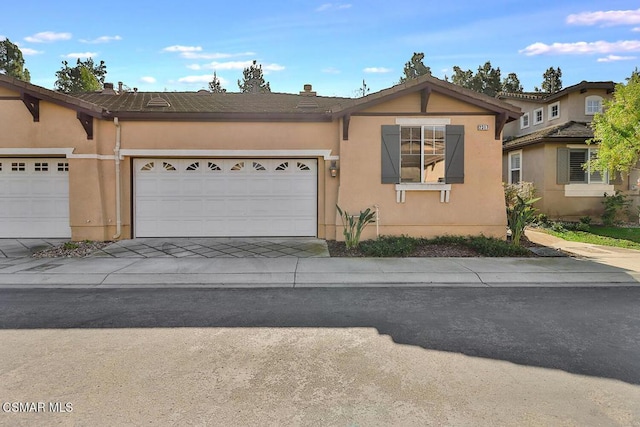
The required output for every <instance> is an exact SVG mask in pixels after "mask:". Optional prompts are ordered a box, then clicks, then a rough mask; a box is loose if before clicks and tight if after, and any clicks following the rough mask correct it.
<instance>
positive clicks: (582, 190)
mask: <svg viewBox="0 0 640 427" xmlns="http://www.w3.org/2000/svg"><path fill="white" fill-rule="evenodd" d="M604 193H607V194H613V193H614V189H613V185H611V184H567V185H565V186H564V196H565V197H604Z"/></svg>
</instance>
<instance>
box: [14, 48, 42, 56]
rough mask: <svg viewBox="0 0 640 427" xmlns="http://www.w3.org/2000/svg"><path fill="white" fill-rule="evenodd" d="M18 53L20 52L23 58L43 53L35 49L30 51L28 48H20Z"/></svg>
mask: <svg viewBox="0 0 640 427" xmlns="http://www.w3.org/2000/svg"><path fill="white" fill-rule="evenodd" d="M20 51H21V52H22V54H23V55H24V56H31V55H40V54H41V53H44V51H42V50H35V49H31V48H29V47H21V48H20Z"/></svg>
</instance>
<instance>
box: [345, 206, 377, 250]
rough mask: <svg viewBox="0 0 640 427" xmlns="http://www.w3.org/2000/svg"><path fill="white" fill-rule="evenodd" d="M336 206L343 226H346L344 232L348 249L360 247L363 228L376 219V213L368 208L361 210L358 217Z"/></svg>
mask: <svg viewBox="0 0 640 427" xmlns="http://www.w3.org/2000/svg"><path fill="white" fill-rule="evenodd" d="M336 208H337V209H338V212H339V213H340V217H341V218H342V226H343V227H344V229H343V230H342V234H344V243H345V245H346V247H347V249H353V248H356V247H358V244H359V243H360V235H361V234H362V230H364V228H365V227H366V226H367V225H369V224H370V223H372V222H373V221H375V219H376V213H375V212H373V211H372V210H371V208H367V209H366V210H365V211H364V212H363V211H360V215H359V216H358V217H357V218H356V217H355V216H354V215H350V214H349V213H348V212H347V211H343V210H342V209H340V206H338V205H336Z"/></svg>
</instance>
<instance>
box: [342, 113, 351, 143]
mask: <svg viewBox="0 0 640 427" xmlns="http://www.w3.org/2000/svg"><path fill="white" fill-rule="evenodd" d="M350 121H351V114H345V115H344V116H342V139H343V140H345V141H348V140H349V122H350Z"/></svg>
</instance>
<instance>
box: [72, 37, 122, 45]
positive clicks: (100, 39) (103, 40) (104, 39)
mask: <svg viewBox="0 0 640 427" xmlns="http://www.w3.org/2000/svg"><path fill="white" fill-rule="evenodd" d="M118 40H122V37H120V36H100V37H98V38H95V39H93V40H84V39H80V42H82V43H92V44H95V43H109V42H112V41H118Z"/></svg>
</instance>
